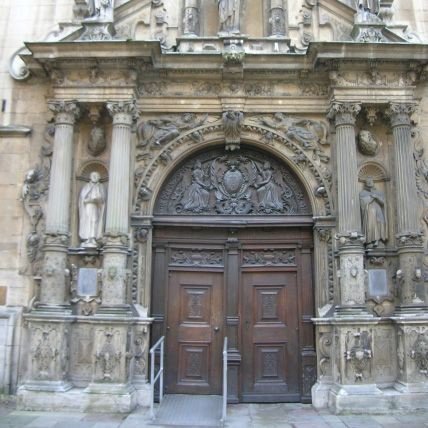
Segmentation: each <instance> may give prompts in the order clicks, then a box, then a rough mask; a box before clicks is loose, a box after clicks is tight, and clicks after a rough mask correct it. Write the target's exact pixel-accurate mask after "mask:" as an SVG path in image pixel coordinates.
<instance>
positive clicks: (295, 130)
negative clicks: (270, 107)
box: [260, 113, 327, 149]
mask: <svg viewBox="0 0 428 428" xmlns="http://www.w3.org/2000/svg"><path fill="white" fill-rule="evenodd" d="M260 123H261V124H262V125H264V126H267V127H269V128H273V129H278V130H280V131H282V132H284V133H285V135H286V136H287V137H288V138H290V139H291V140H294V141H296V142H297V143H298V144H300V145H301V146H302V147H303V148H304V149H309V148H313V147H314V146H315V145H316V144H317V143H320V144H323V143H324V140H325V138H326V134H327V130H326V128H325V127H324V126H323V125H322V124H321V123H318V122H315V121H312V120H309V119H297V118H296V119H294V118H292V117H290V116H286V115H285V114H283V113H275V114H274V115H273V118H272V119H270V118H262V119H260Z"/></svg>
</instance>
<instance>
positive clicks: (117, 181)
mask: <svg viewBox="0 0 428 428" xmlns="http://www.w3.org/2000/svg"><path fill="white" fill-rule="evenodd" d="M107 109H108V111H109V112H110V114H111V116H112V117H113V132H112V145H111V153H110V170H109V187H108V199H107V218H106V245H105V248H104V260H103V290H102V305H103V306H123V305H126V304H127V298H128V285H129V284H128V283H129V276H130V273H129V271H128V269H127V257H128V234H129V201H130V162H131V126H132V123H133V121H134V120H135V118H136V115H137V111H136V107H135V102H133V101H126V102H109V103H108V104H107Z"/></svg>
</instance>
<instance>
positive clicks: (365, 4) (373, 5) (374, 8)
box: [358, 0, 380, 15]
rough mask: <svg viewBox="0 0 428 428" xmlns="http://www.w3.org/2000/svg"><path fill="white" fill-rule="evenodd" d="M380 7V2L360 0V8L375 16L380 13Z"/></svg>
mask: <svg viewBox="0 0 428 428" xmlns="http://www.w3.org/2000/svg"><path fill="white" fill-rule="evenodd" d="M379 6H380V5H379V0H358V8H359V9H360V10H364V11H365V12H368V13H372V14H373V15H377V14H378V13H379V9H380V7H379Z"/></svg>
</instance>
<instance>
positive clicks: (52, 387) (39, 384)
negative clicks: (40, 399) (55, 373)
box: [20, 380, 73, 392]
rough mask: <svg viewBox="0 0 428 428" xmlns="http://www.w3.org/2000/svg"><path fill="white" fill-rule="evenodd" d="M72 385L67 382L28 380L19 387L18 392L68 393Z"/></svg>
mask: <svg viewBox="0 0 428 428" xmlns="http://www.w3.org/2000/svg"><path fill="white" fill-rule="evenodd" d="M72 387H73V385H72V384H71V383H70V382H67V381H54V380H30V381H27V382H25V383H24V385H22V386H21V387H20V390H21V389H23V390H26V391H44V392H66V391H69V390H70V389H71V388H72Z"/></svg>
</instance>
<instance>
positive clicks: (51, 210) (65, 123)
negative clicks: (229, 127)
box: [40, 101, 80, 306]
mask: <svg viewBox="0 0 428 428" xmlns="http://www.w3.org/2000/svg"><path fill="white" fill-rule="evenodd" d="M49 108H50V109H51V110H52V111H53V112H54V113H55V114H56V116H55V138H54V146H53V159H52V167H51V175H50V182H49V199H48V208H47V214H46V237H45V247H44V251H45V256H44V266H43V271H42V283H41V289H40V303H41V304H42V305H50V306H52V305H53V306H61V305H64V304H66V303H67V298H68V292H67V287H68V275H69V272H68V269H67V247H68V244H69V228H70V225H69V222H70V192H71V174H72V167H73V131H74V124H75V121H76V118H77V117H78V115H79V113H80V111H79V108H78V106H77V104H76V103H75V102H65V101H59V102H51V103H49Z"/></svg>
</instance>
